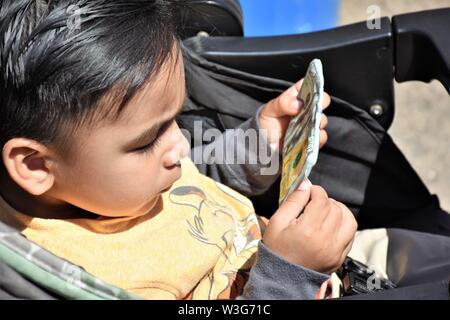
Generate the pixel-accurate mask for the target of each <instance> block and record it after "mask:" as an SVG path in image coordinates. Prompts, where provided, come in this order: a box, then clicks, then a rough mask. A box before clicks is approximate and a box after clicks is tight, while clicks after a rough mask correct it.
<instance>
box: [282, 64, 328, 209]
mask: <svg viewBox="0 0 450 320" xmlns="http://www.w3.org/2000/svg"><path fill="white" fill-rule="evenodd" d="M323 85H324V78H323V71H322V62H321V61H320V60H319V59H314V60H312V61H311V63H310V64H309V67H308V70H307V72H306V75H305V78H304V81H303V84H302V87H301V89H300V92H299V93H298V97H297V98H298V99H300V100H302V101H303V102H304V103H303V107H302V109H301V111H300V113H299V114H298V115H297V116H295V117H294V118H293V119H292V120H291V122H290V123H289V126H288V128H287V131H286V135H285V138H284V145H283V164H282V171H281V185H280V198H279V202H280V204H281V203H282V202H283V201H284V200H285V199H286V198H287V196H288V195H289V194H291V193H292V192H293V191H294V190H295V189H297V187H298V186H299V185H300V183H301V182H302V181H303V180H304V179H305V178H307V177H308V176H309V174H310V173H311V170H312V168H313V167H314V165H315V164H316V162H317V157H318V154H319V138H320V137H319V135H320V118H321V116H322V100H323Z"/></svg>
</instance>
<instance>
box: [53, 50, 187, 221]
mask: <svg viewBox="0 0 450 320" xmlns="http://www.w3.org/2000/svg"><path fill="white" fill-rule="evenodd" d="M174 60H175V59H171V60H170V61H169V62H168V63H167V66H165V67H164V68H162V69H161V71H160V72H159V75H157V76H156V77H155V78H154V79H153V80H152V81H151V83H150V84H149V85H148V86H147V87H145V88H144V89H142V91H141V92H139V93H138V94H137V96H136V97H134V98H133V99H132V100H131V101H130V103H129V104H128V105H127V106H126V107H125V110H124V111H123V114H121V116H120V118H119V119H118V120H116V121H115V122H113V123H105V124H104V125H101V126H99V127H98V128H94V129H92V128H91V129H87V128H81V129H80V131H79V133H77V135H76V139H75V140H76V142H75V145H74V146H73V150H75V152H74V154H75V156H74V157H75V158H76V159H72V160H71V161H67V162H66V161H62V160H61V161H59V162H58V163H57V165H56V166H55V185H54V188H53V192H52V196H53V197H56V198H59V199H60V200H64V201H66V202H68V203H70V204H72V205H74V206H76V207H79V208H82V209H84V210H87V211H90V212H92V213H96V214H99V215H103V216H137V215H143V214H145V213H147V212H149V210H150V209H151V208H152V207H153V206H154V205H155V203H156V201H157V200H158V198H159V195H160V194H161V193H162V192H164V191H165V190H167V189H168V188H169V187H170V186H171V185H172V184H173V183H174V182H175V181H176V180H178V179H179V178H180V176H181V167H180V166H179V160H180V159H181V158H183V157H185V156H186V155H187V154H188V151H189V144H188V142H187V140H186V139H185V137H184V136H183V135H182V133H181V131H180V129H179V127H178V125H177V124H176V123H175V121H174V120H173V119H174V117H175V115H176V114H177V113H178V112H179V111H180V109H181V107H182V103H183V101H184V96H185V80H184V71H183V63H182V58H181V56H180V57H179V59H178V62H177V63H176V65H175V62H174ZM169 65H170V66H169ZM167 120H169V122H168V123H165V122H166V121H167ZM164 123H165V124H164ZM161 125H162V126H161ZM149 130H150V131H149ZM139 137H140V138H139ZM155 139H156V140H157V141H155ZM148 148H149V149H148ZM69 162H70V163H69Z"/></svg>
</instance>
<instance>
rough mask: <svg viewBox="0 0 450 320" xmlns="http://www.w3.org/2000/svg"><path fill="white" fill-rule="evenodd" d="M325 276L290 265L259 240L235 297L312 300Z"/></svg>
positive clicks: (325, 279) (325, 278)
mask: <svg viewBox="0 0 450 320" xmlns="http://www.w3.org/2000/svg"><path fill="white" fill-rule="evenodd" d="M329 278H330V276H329V275H326V274H323V273H319V272H316V271H314V270H310V269H307V268H304V267H301V266H298V265H295V264H292V263H290V262H288V261H286V260H284V259H283V258H281V257H280V256H278V255H277V254H276V253H274V252H273V251H271V250H270V249H269V248H267V247H266V246H265V245H264V244H263V243H262V242H260V243H259V246H258V253H257V257H256V261H255V265H254V266H253V268H252V269H251V271H250V277H249V279H248V281H247V284H246V285H245V287H244V291H243V293H242V295H241V296H239V297H238V299H248V300H271V299H273V300H281V299H283V300H287V299H290V300H294V299H295V300H307V299H308V300H310V299H314V297H315V295H316V293H317V291H318V290H319V288H320V286H321V285H322V283H323V282H325V281H327V280H328V279H329Z"/></svg>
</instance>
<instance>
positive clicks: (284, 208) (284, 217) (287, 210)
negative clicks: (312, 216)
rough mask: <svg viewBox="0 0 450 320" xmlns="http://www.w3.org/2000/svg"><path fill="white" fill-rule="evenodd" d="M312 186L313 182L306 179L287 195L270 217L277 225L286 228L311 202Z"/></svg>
mask: <svg viewBox="0 0 450 320" xmlns="http://www.w3.org/2000/svg"><path fill="white" fill-rule="evenodd" d="M311 186H312V184H311V182H310V181H309V180H308V179H305V180H304V181H303V182H302V183H301V184H300V186H299V187H298V188H297V190H295V191H294V192H292V193H291V194H290V195H289V196H288V197H287V199H286V200H285V201H284V202H283V203H282V204H281V206H280V207H279V208H278V210H277V212H275V214H274V215H273V216H272V218H271V219H270V221H271V222H272V223H273V224H275V225H276V226H275V227H278V228H283V229H284V228H285V227H287V226H288V225H289V224H290V223H291V222H292V221H293V220H294V219H296V218H297V217H298V216H299V215H300V213H301V212H302V211H303V209H304V208H305V206H306V205H307V204H308V202H309V198H310V194H311Z"/></svg>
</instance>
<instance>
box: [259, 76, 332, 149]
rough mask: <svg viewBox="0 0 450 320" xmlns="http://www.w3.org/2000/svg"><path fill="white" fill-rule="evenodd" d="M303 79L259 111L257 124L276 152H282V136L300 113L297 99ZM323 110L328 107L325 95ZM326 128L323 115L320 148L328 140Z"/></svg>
mask: <svg viewBox="0 0 450 320" xmlns="http://www.w3.org/2000/svg"><path fill="white" fill-rule="evenodd" d="M302 83H303V79H302V80H300V81H299V82H297V83H296V84H295V85H293V86H292V87H290V88H289V89H287V90H286V91H285V92H283V93H282V94H281V95H280V96H278V98H276V99H273V100H271V101H269V102H268V103H267V104H266V106H265V107H264V108H263V110H261V113H260V116H259V122H260V126H261V128H262V129H265V130H267V131H268V133H269V135H268V137H267V139H268V142H269V144H271V145H273V146H275V147H276V148H277V150H282V148H283V140H284V135H285V133H286V129H287V127H288V125H289V121H291V118H292V117H293V116H295V115H297V114H298V113H299V112H300V109H301V107H302V106H303V102H302V101H300V100H298V99H297V95H298V92H299V91H300V88H301V87H302ZM323 98H324V99H323V105H322V107H323V109H325V108H327V107H328V106H329V105H330V102H331V99H330V96H329V95H328V94H327V93H325V94H324V97H323ZM326 126H327V117H326V116H325V115H324V114H323V115H322V118H321V119H320V147H322V146H323V145H324V144H325V143H326V142H327V139H328V136H327V132H326V131H325V127H326Z"/></svg>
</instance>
